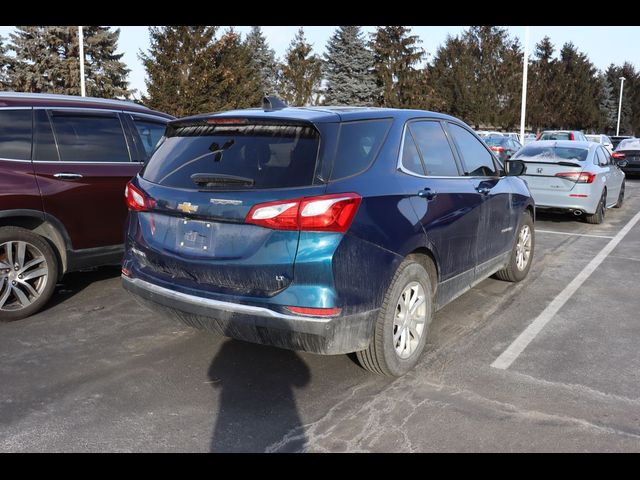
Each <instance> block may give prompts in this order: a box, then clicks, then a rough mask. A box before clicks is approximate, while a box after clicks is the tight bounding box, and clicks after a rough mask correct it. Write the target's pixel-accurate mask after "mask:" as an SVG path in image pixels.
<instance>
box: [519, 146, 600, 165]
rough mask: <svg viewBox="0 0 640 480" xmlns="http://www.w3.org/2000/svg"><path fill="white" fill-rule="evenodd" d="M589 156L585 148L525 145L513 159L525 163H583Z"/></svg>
mask: <svg viewBox="0 0 640 480" xmlns="http://www.w3.org/2000/svg"><path fill="white" fill-rule="evenodd" d="M588 155H589V150H587V149H586V148H571V147H541V146H538V145H531V144H530V145H527V146H525V147H523V148H522V149H521V150H520V151H518V152H517V153H516V155H515V156H514V157H513V158H514V159H515V158H517V159H518V160H522V161H525V162H556V161H564V160H577V161H579V162H584V161H585V160H586V159H587V156H588Z"/></svg>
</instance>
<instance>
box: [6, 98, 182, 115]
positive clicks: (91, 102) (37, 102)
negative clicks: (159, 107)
mask: <svg viewBox="0 0 640 480" xmlns="http://www.w3.org/2000/svg"><path fill="white" fill-rule="evenodd" d="M0 107H84V108H111V109H113V108H117V109H119V110H125V111H128V112H139V113H147V114H151V115H157V116H160V117H164V118H168V119H173V118H175V117H173V116H172V115H169V114H167V113H163V112H158V111H156V110H151V109H150V108H149V107H145V106H144V105H140V104H137V103H134V102H131V101H127V100H113V99H108V98H96V97H78V96H74V95H57V94H49V93H21V92H0Z"/></svg>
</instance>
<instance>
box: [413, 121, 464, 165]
mask: <svg viewBox="0 0 640 480" xmlns="http://www.w3.org/2000/svg"><path fill="white" fill-rule="evenodd" d="M409 130H411V133H412V134H413V137H414V138H415V140H416V143H417V145H418V150H419V152H420V154H421V156H422V160H423V162H424V167H425V169H426V171H427V175H429V176H438V177H453V176H458V175H459V172H458V167H457V166H456V161H455V159H454V158H453V152H452V151H451V146H450V145H449V141H448V140H447V137H446V135H445V133H444V130H443V129H442V125H440V122H434V121H420V122H411V123H410V124H409Z"/></svg>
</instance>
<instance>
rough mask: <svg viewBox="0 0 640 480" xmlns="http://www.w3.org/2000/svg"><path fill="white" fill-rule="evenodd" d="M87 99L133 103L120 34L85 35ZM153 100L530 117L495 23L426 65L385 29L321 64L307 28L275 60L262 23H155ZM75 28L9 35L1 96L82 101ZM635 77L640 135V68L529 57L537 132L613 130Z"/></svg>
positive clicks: (350, 40)
mask: <svg viewBox="0 0 640 480" xmlns="http://www.w3.org/2000/svg"><path fill="white" fill-rule="evenodd" d="M84 32H85V33H84V35H85V56H86V61H85V65H86V67H85V69H86V76H87V92H88V94H89V95H93V96H98V97H108V98H114V97H118V98H130V96H131V95H132V93H133V92H132V91H131V90H130V89H129V88H128V82H127V76H128V73H129V70H128V69H127V68H126V66H125V64H124V63H123V62H122V60H121V57H122V54H118V53H116V52H117V41H118V37H119V33H120V32H119V30H112V29H111V28H110V27H100V26H94V27H85V29H84ZM149 35H150V47H149V49H148V50H147V51H141V52H140V53H139V58H140V60H141V61H142V63H143V65H144V68H145V71H146V75H147V77H146V86H147V93H146V95H144V96H143V97H142V101H143V103H145V104H146V105H148V106H149V107H151V108H155V109H158V110H161V111H165V112H168V113H171V114H173V115H176V116H184V115H190V114H196V113H202V112H209V111H221V110H229V109H234V108H246V107H255V106H258V105H260V101H261V99H262V97H263V95H265V94H272V95H278V96H280V97H281V98H283V99H284V100H285V101H286V102H287V103H288V104H290V105H296V106H304V105H361V106H382V107H395V108H416V109H427V110H435V111H439V112H444V113H449V114H451V115H454V116H457V117H459V118H461V119H463V120H465V121H466V122H467V123H469V124H470V125H472V126H474V127H476V128H479V127H492V128H499V129H503V130H513V129H514V128H516V126H517V125H518V124H519V120H520V102H521V88H522V60H523V52H522V46H521V45H520V43H519V41H518V39H517V38H512V37H511V36H510V35H509V34H508V32H507V30H506V29H504V28H501V27H497V26H472V27H469V28H468V29H467V30H465V31H463V32H462V33H460V34H459V35H456V36H448V37H447V38H446V40H445V41H444V43H443V44H442V45H440V46H439V47H438V48H437V49H436V51H435V52H432V54H431V56H430V58H429V60H428V61H427V58H428V57H427V52H426V51H425V50H424V48H422V47H421V43H422V42H421V40H420V39H419V38H418V37H417V36H416V35H413V34H412V32H411V29H410V28H408V27H402V26H380V27H377V28H376V30H375V31H374V32H372V33H370V34H369V35H368V36H367V35H365V33H364V32H363V31H362V29H361V27H357V26H341V27H338V28H337V29H336V30H335V31H334V33H333V35H332V36H331V37H330V39H329V40H328V43H327V45H326V49H325V53H324V54H323V55H322V56H321V55H319V54H317V53H316V52H315V51H314V48H313V45H311V44H310V43H309V41H308V40H307V38H306V37H305V33H304V30H303V29H302V28H300V29H299V30H298V32H297V33H296V35H295V36H294V38H293V39H292V40H291V43H290V44H289V47H288V48H287V50H286V52H285V54H284V56H283V57H282V58H277V57H276V54H275V52H274V50H273V49H271V48H270V47H269V45H268V42H267V39H266V37H265V36H264V34H263V32H262V30H261V29H260V27H252V29H251V31H250V32H249V33H248V34H247V35H245V36H244V37H243V36H242V35H241V34H240V33H238V32H237V31H236V30H234V29H233V28H229V29H227V30H225V31H221V27H218V26H166V27H149ZM78 68H79V66H78V37H77V28H76V27H60V26H28V27H17V28H16V30H15V32H13V33H11V34H10V38H9V39H8V42H4V41H3V39H2V38H0V89H5V90H16V91H29V92H51V93H67V94H72V95H77V94H79V89H80V86H79V75H78ZM620 76H624V77H625V78H626V82H625V86H624V91H623V102H622V104H623V109H622V118H621V126H620V130H621V132H624V133H628V134H631V133H634V132H638V133H640V88H639V87H640V72H638V71H636V70H635V67H634V65H632V64H631V63H629V62H625V63H624V64H623V65H614V64H611V65H610V66H609V67H608V68H607V69H606V70H605V71H599V70H598V69H597V68H596V67H595V66H594V65H593V63H592V62H591V61H590V60H589V58H588V56H587V55H586V54H585V53H583V52H580V51H579V50H578V49H577V48H576V46H575V45H573V44H572V43H571V42H568V43H565V44H564V45H562V46H561V47H560V48H559V50H556V46H554V45H553V44H552V43H551V40H550V39H549V38H548V37H545V38H544V39H542V40H541V41H540V42H539V43H538V44H537V45H535V48H534V49H533V53H532V55H531V57H530V66H529V78H528V90H527V92H528V93H527V125H528V126H529V128H531V129H533V130H538V129H542V128H577V129H584V130H588V131H597V132H606V133H612V132H614V131H615V127H616V121H617V114H618V96H619V93H620V81H619V77H620Z"/></svg>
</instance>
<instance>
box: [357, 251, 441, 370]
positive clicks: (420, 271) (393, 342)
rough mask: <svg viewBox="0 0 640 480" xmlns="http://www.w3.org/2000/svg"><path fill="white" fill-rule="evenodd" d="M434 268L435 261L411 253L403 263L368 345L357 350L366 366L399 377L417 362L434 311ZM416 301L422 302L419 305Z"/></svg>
mask: <svg viewBox="0 0 640 480" xmlns="http://www.w3.org/2000/svg"><path fill="white" fill-rule="evenodd" d="M425 261H426V262H427V264H426V265H425ZM425 267H426V268H425ZM435 271H436V270H435V266H434V265H433V262H431V260H430V259H428V258H426V257H422V256H414V255H410V256H408V257H407V258H406V259H405V260H404V261H403V262H402V263H401V264H400V266H399V267H398V270H397V271H396V273H395V275H394V277H393V280H392V281H391V284H390V285H389V288H388V289H387V292H386V294H385V297H384V301H383V303H382V308H381V309H380V312H379V313H378V317H377V320H376V324H375V329H374V333H373V337H372V339H371V342H370V344H369V347H368V348H367V349H366V350H362V351H360V352H356V357H357V359H358V362H359V363H360V365H362V367H363V368H365V369H366V370H369V371H370V372H373V373H377V374H380V375H385V376H390V377H399V376H401V375H404V374H405V373H407V372H408V371H409V370H411V369H412V368H413V367H415V365H416V364H417V363H418V360H419V359H420V356H421V354H422V352H423V350H424V346H425V344H426V341H427V334H428V331H429V325H430V324H431V320H432V319H433V316H434V313H435V302H434V290H435V289H434V285H435V283H436V282H437V279H436V278H435V274H434V273H430V272H435ZM414 295H415V297H414ZM421 296H422V299H421V298H420V297H421ZM413 298H416V300H415V301H413V302H412V300H413ZM417 302H422V303H420V304H419V306H417V307H416V306H415V305H416V303H417ZM407 307H408V308H407ZM411 310H414V314H413V315H410V316H409V318H406V317H407V315H406V314H405V313H404V312H407V311H408V312H411ZM403 335H404V337H403Z"/></svg>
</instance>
